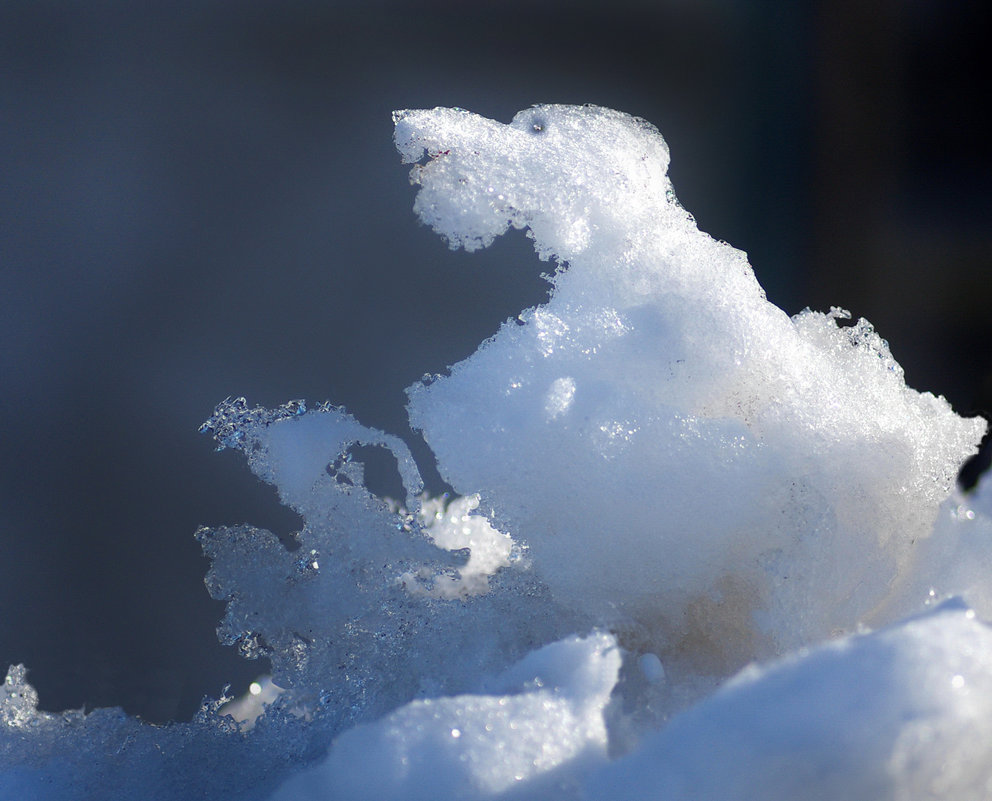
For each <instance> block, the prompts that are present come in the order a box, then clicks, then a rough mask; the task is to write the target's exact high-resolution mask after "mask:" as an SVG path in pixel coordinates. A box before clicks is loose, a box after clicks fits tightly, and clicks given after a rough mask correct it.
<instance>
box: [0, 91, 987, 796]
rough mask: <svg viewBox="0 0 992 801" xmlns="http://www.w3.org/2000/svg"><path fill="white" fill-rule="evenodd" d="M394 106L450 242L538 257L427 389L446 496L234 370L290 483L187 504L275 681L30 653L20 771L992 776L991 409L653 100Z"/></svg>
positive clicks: (491, 787) (682, 792) (261, 437)
mask: <svg viewBox="0 0 992 801" xmlns="http://www.w3.org/2000/svg"><path fill="white" fill-rule="evenodd" d="M394 121H395V124H396V135H395V139H396V145H397V148H398V149H399V151H400V153H401V155H402V157H403V159H404V161H405V162H407V163H411V164H414V166H413V170H412V173H411V180H412V182H413V183H414V184H415V185H416V186H417V187H419V189H418V193H417V197H416V201H415V206H414V207H415V210H416V212H417V213H418V215H419V216H420V218H421V219H422V220H423V221H424V222H425V223H426V224H428V225H430V226H431V227H433V228H434V229H435V230H436V231H437V232H438V233H439V234H441V235H442V236H443V237H444V238H445V240H446V241H447V242H448V243H449V245H450V246H451V247H453V248H454V247H464V248H465V249H466V250H469V251H472V250H476V249H478V248H481V247H485V246H487V245H489V244H490V243H491V242H492V241H493V239H494V238H495V237H496V236H499V235H500V234H502V233H503V232H505V231H506V230H508V229H509V228H510V227H515V228H520V229H526V231H527V233H528V235H529V236H530V237H531V238H532V239H533V241H534V245H535V248H536V250H537V252H538V255H539V256H540V257H541V258H542V259H544V260H550V261H552V262H553V264H554V269H553V270H552V273H553V274H552V275H550V276H549V280H550V282H551V285H552V286H551V293H550V298H549V300H548V302H547V303H546V304H544V305H542V306H539V307H537V308H533V309H528V310H525V311H523V312H521V314H520V315H519V317H517V318H516V319H511V320H508V321H507V322H506V323H504V324H503V326H502V327H501V328H500V329H499V330H498V331H497V332H495V333H494V335H493V337H491V338H490V339H489V340H487V341H486V342H484V343H482V345H481V346H480V347H479V350H478V351H477V352H476V353H475V354H474V355H473V356H471V357H470V358H469V359H467V360H465V361H464V362H461V363H460V364H456V365H454V366H453V367H451V369H450V371H449V374H447V375H444V376H427V377H425V379H424V380H423V381H421V382H419V383H417V384H416V385H414V386H413V387H411V388H410V389H409V397H410V403H409V410H410V418H411V422H412V423H413V425H414V426H416V427H417V428H419V429H420V430H421V431H422V432H423V434H424V436H425V439H426V440H427V441H428V443H429V445H430V446H431V448H432V449H433V451H434V453H435V455H436V457H437V461H438V466H439V469H440V470H441V472H442V475H444V477H445V478H446V480H448V481H449V482H450V483H451V485H452V486H453V487H454V488H455V490H456V491H457V493H459V496H457V497H453V498H427V497H425V496H424V495H423V484H422V482H421V479H420V476H419V473H418V470H417V466H416V464H415V462H414V460H413V458H412V457H411V455H410V452H409V450H408V448H407V447H406V445H405V444H404V443H403V442H402V441H400V440H399V439H397V438H396V437H393V436H391V435H388V434H386V433H384V432H381V431H377V430H374V429H370V428H367V427H365V426H363V425H361V424H360V423H359V422H358V421H357V420H355V418H353V417H352V416H351V415H349V414H348V413H347V412H345V411H344V410H343V409H340V408H338V407H334V406H330V405H328V404H324V405H321V406H319V407H316V408H313V409H309V410H308V409H307V408H306V405H305V404H304V403H303V402H301V401H293V402H290V403H287V404H286V405H284V406H283V407H280V408H278V409H274V410H267V409H262V408H258V407H255V408H253V407H251V406H249V404H248V403H247V402H245V401H244V400H243V399H237V400H228V401H225V402H224V403H222V404H220V405H219V406H218V407H217V410H216V411H215V413H214V415H213V416H212V417H211V418H210V420H208V421H207V422H206V423H205V424H204V427H203V430H204V431H205V432H207V433H210V434H212V435H213V436H214V438H215V439H216V440H217V442H218V443H219V447H229V448H237V449H239V450H240V451H242V452H243V453H244V455H245V457H246V459H247V461H248V464H249V466H250V467H251V469H252V470H253V471H254V472H255V473H256V474H257V475H258V476H259V478H260V479H262V480H264V481H267V482H269V483H272V484H274V485H275V486H276V487H277V489H278V491H279V494H280V498H281V499H282V501H283V502H284V503H286V504H287V505H288V506H290V507H292V508H293V509H295V510H296V511H297V512H298V513H299V514H300V516H301V517H302V519H303V521H304V525H303V527H302V529H301V530H300V531H299V532H298V533H297V534H296V535H295V536H293V537H292V538H291V541H281V540H280V539H279V538H278V537H276V536H275V535H274V534H272V533H270V532H268V531H264V530H261V529H257V528H254V527H252V526H250V525H241V526H233V527H227V528H218V529H201V530H200V531H199V532H197V537H198V539H199V541H200V542H201V544H202V546H203V549H204V551H205V553H206V554H207V555H208V556H209V557H210V558H211V560H212V566H211V569H210V572H209V574H208V576H207V587H208V589H209V591H210V593H211V595H212V596H213V597H215V598H218V599H221V600H224V601H226V602H227V613H226V616H225V618H224V620H223V621H222V622H221V625H220V627H219V629H218V633H219V636H220V637H221V639H222V641H224V642H226V643H229V644H231V645H234V646H236V647H237V648H238V649H239V650H240V652H241V653H242V654H243V655H244V656H245V657H247V658H255V657H259V656H264V657H267V658H268V659H269V660H270V662H271V665H272V675H271V678H270V679H268V680H267V681H271V682H272V683H273V684H274V685H275V686H277V687H278V688H281V689H282V692H276V691H273V692H272V693H270V694H269V695H268V696H267V697H269V698H271V699H273V700H272V702H271V705H269V706H268V707H267V708H266V709H265V711H264V712H263V713H262V714H261V715H260V716H257V717H255V714H256V712H257V711H258V709H257V708H255V707H257V706H258V705H257V704H256V705H255V707H252V709H253V711H252V712H251V714H250V715H249V714H238V720H240V721H241V722H238V721H236V720H235V718H234V717H232V716H231V714H234V710H235V709H238V708H244V709H247V708H248V707H251V706H252V705H251V704H242V705H241V707H237V706H234V705H229V706H225V703H227V702H228V701H230V699H218V700H216V701H210V700H207V701H205V702H204V707H203V710H202V712H201V714H200V715H199V716H198V718H197V719H196V720H194V721H192V722H191V723H185V724H174V725H172V726H167V727H152V726H148V725H145V724H142V723H141V722H139V721H136V720H133V719H130V718H128V717H127V716H125V715H124V714H123V713H121V712H119V711H116V710H97V711H94V712H91V713H89V714H84V713H83V712H67V713H64V714H62V715H52V714H48V713H40V712H38V711H37V709H36V697H35V695H34V691H33V690H32V689H31V687H30V685H29V684H27V682H26V679H25V671H24V669H23V668H21V667H15V668H12V669H11V672H10V673H9V674H8V677H7V680H6V683H5V684H4V685H3V686H2V687H0V799H6V798H15V797H16V798H24V799H53V801H54V800H55V799H90V798H93V799H96V798H108V797H141V798H149V799H163V800H164V799H186V798H210V799H227V798H230V799H264V798H274V799H277V800H278V801H290V799H301V801H307V800H308V799H314V800H315V801H316V799H351V798H355V799H358V798H362V799H393V798H395V799H419V798H425V799H426V798H432V799H433V798H448V799H491V798H501V799H614V798H640V797H647V798H666V799H668V798H671V799H717V798H719V799H747V798H754V799H759V798H760V799H770V800H772V801H774V799H795V798H800V797H802V798H822V799H850V798H872V799H889V798H891V799H916V798H920V799H923V798H927V799H945V800H946V801H951V800H952V799H953V800H955V801H957V800H959V799H979V798H987V797H990V796H992V631H990V630H989V627H988V626H987V625H986V624H985V623H984V622H982V621H983V620H989V619H992V581H990V580H989V578H988V577H989V576H990V575H992V572H990V571H992V547H990V545H992V500H990V498H989V496H990V494H992V489H990V488H989V486H988V484H987V483H984V484H982V485H981V486H980V487H979V489H978V491H977V492H976V493H975V494H974V495H973V496H971V497H968V498H965V497H962V496H960V495H959V494H958V493H957V492H956V491H955V490H954V479H955V476H956V474H957V471H958V468H959V466H960V464H961V463H962V461H963V460H964V459H965V458H967V457H968V456H969V455H970V454H971V453H973V452H974V450H975V447H976V446H977V443H978V441H979V439H980V438H981V436H982V434H983V432H984V429H985V422H984V421H983V420H980V419H963V418H960V417H958V416H957V415H956V414H955V413H954V412H953V411H952V410H951V408H950V407H949V405H948V404H947V402H946V401H945V400H944V399H943V398H940V397H935V396H933V395H930V394H926V393H924V394H921V393H918V392H915V391H914V390H912V389H910V388H908V387H907V386H906V385H905V382H904V380H903V375H902V370H901V368H900V367H899V365H898V364H897V363H896V362H895V360H894V359H893V358H892V355H891V354H890V352H889V349H888V345H887V343H886V342H885V341H884V340H883V339H881V337H880V336H879V335H878V334H877V333H876V332H875V331H874V329H873V328H872V326H871V325H870V324H869V323H867V322H866V321H864V320H858V321H856V322H855V321H852V320H851V319H850V315H849V314H848V313H847V312H845V311H843V310H841V309H836V308H835V309H831V310H829V311H828V312H826V313H820V312H814V311H810V310H806V311H804V312H802V313H800V314H798V315H796V316H794V317H789V316H788V315H787V314H785V312H783V311H781V310H780V309H778V308H776V307H775V306H773V305H772V304H770V303H768V302H767V300H766V299H765V296H764V292H763V291H762V289H761V287H760V286H759V285H758V283H757V281H756V279H755V277H754V273H753V272H752V270H751V267H750V265H749V264H748V263H747V259H746V257H745V255H744V254H743V253H741V252H740V251H737V250H734V249H733V248H732V247H730V246H729V245H727V244H726V243H723V242H717V241H714V240H713V239H712V238H710V237H709V236H708V235H706V234H704V233H702V232H700V231H699V230H698V229H697V228H696V225H695V222H694V220H693V218H692V216H691V215H690V214H689V213H688V212H687V211H685V209H683V208H682V207H681V206H680V205H679V203H678V201H677V199H676V197H675V194H674V192H673V190H672V187H671V184H670V182H669V180H668V177H667V167H668V159H669V154H668V148H667V146H666V144H665V142H664V140H663V139H662V137H661V136H660V134H659V133H658V132H657V131H656V130H655V129H654V128H653V127H652V126H651V125H650V124H648V123H646V122H644V121H643V120H639V119H637V118H634V117H630V116H628V115H625V114H622V113H619V112H615V111H610V110H607V109H603V108H598V107H592V106H584V107H572V106H535V107H533V108H531V109H527V110H525V111H522V112H520V114H518V115H517V116H516V117H515V118H514V119H513V121H512V122H511V123H509V124H508V125H504V124H502V123H498V122H494V121H491V120H486V119H483V118H482V117H479V116H477V115H474V114H471V113H469V112H466V111H463V110H460V109H434V110H429V111H428V110H408V111H400V112H396V113H395V114H394ZM368 448H381V449H383V450H384V451H385V452H386V453H387V454H390V455H391V457H392V458H393V459H395V463H396V469H397V472H398V474H399V477H400V479H401V481H402V485H403V487H404V493H405V497H403V498H391V499H385V498H378V497H376V496H375V495H373V494H372V493H371V492H369V491H368V490H367V489H366V488H365V486H364V481H363V479H364V475H363V472H364V471H363V464H362V461H361V459H362V454H363V453H364V452H366V450H367V449H368ZM952 595H953V596H959V598H958V599H956V600H954V601H951V602H946V603H941V602H942V601H943V599H945V598H947V597H949V596H952ZM962 599H963V600H962ZM869 632H874V633H869ZM267 686H268V685H267ZM228 712H230V713H231V714H228ZM280 785H281V786H280ZM277 787H278V788H279V789H276V788H277ZM273 793H274V794H273Z"/></svg>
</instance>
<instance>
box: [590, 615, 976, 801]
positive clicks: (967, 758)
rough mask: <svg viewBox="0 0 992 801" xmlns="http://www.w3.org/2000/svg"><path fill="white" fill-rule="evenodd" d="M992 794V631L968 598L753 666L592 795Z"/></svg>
mask: <svg viewBox="0 0 992 801" xmlns="http://www.w3.org/2000/svg"><path fill="white" fill-rule="evenodd" d="M990 794H992V630H990V629H989V627H988V626H987V625H985V624H983V623H980V622H978V621H977V620H976V619H975V613H974V612H973V611H971V610H969V609H966V608H965V607H963V606H962V605H960V604H957V603H949V604H947V605H945V606H944V607H942V608H940V609H938V610H936V611H934V612H932V613H930V614H927V615H925V616H923V617H920V618H918V619H916V620H912V621H910V622H908V623H905V624H903V625H900V626H897V627H894V628H890V629H886V630H883V631H880V632H878V633H876V634H871V635H868V636H856V637H850V638H847V639H844V640H841V641H839V642H835V643H831V644H829V645H825V646H821V647H820V648H818V649H816V650H815V651H813V652H811V653H809V654H808V655H803V656H794V657H790V658H787V659H785V660H783V661H782V662H779V663H776V664H773V665H771V666H768V667H758V666H752V667H751V668H748V669H747V670H745V671H743V672H742V673H741V674H739V675H738V676H736V677H735V678H734V679H733V680H732V681H730V682H728V683H727V684H726V685H725V686H724V687H723V688H721V689H720V691H718V692H717V693H716V694H715V695H713V696H712V697H711V698H708V699H707V700H705V701H703V702H702V703H700V704H699V705H698V706H696V707H694V708H693V709H691V710H689V711H688V712H686V713H684V714H682V715H680V716H678V717H677V718H675V719H674V720H672V721H671V722H670V723H669V724H668V725H667V726H666V727H665V728H664V729H663V730H662V731H660V732H658V733H657V734H654V735H651V736H650V737H648V738H646V739H645V741H644V743H643V744H642V746H641V747H640V748H639V749H638V751H637V753H635V754H633V755H631V756H628V757H626V758H623V759H619V760H617V761H616V762H614V763H613V764H611V765H610V766H608V767H607V768H605V769H604V770H602V771H601V772H600V774H599V775H597V776H596V777H594V779H593V780H592V781H591V782H590V784H589V787H588V789H587V794H586V797H587V798H590V799H607V798H664V799H666V801H680V800H681V799H684V800H685V801H690V799H691V800H692V801H710V799H712V801H718V799H719V801H726V799H735V801H747V800H748V799H753V800H754V801H759V799H760V801H794V799H797V798H803V799H809V800H810V801H820V800H821V799H822V800H823V801H825V800H826V799H837V800H838V801H839V799H850V798H870V799H872V801H886V800H887V799H892V801H897V799H898V800H900V801H902V800H903V799H916V798H939V799H956V800H957V801H961V800H962V799H979V798H988V797H989V796H990Z"/></svg>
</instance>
